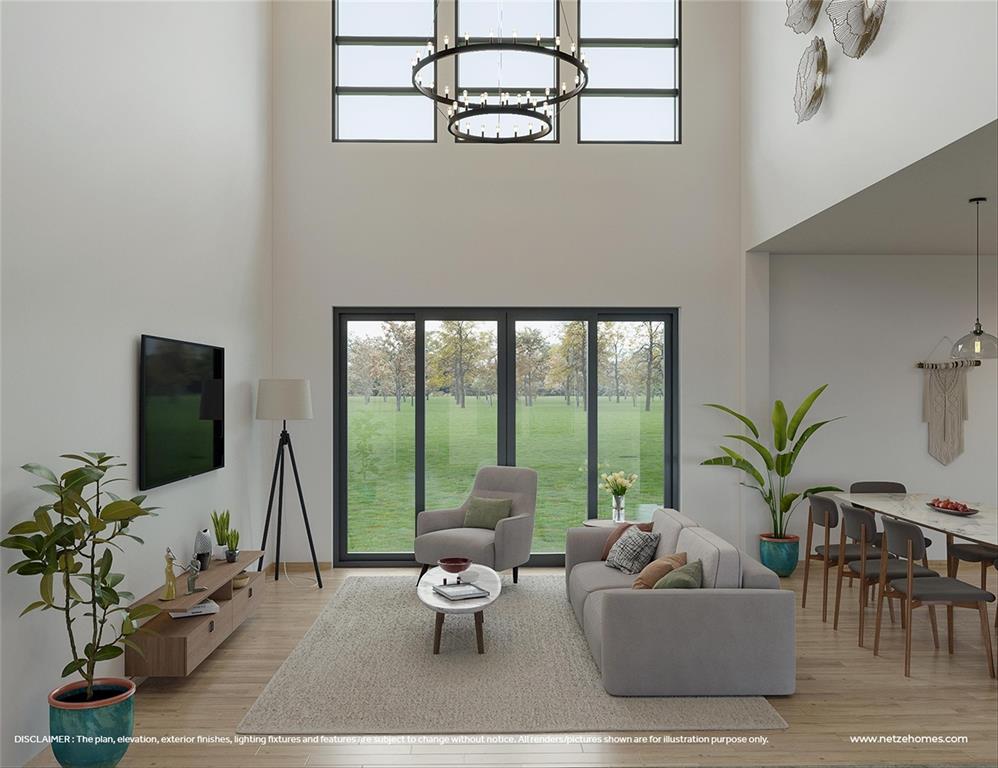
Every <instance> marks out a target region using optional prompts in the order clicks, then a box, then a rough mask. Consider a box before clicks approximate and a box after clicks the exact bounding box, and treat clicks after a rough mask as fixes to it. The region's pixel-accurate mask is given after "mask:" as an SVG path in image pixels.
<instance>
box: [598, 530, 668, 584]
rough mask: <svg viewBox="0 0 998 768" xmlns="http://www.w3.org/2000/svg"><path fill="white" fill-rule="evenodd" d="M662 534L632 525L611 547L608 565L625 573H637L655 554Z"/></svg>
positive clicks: (607, 559)
mask: <svg viewBox="0 0 998 768" xmlns="http://www.w3.org/2000/svg"><path fill="white" fill-rule="evenodd" d="M660 538H661V534H658V533H645V532H644V531H642V530H641V529H639V528H638V527H637V526H636V525H632V526H630V527H629V528H628V529H627V530H626V531H624V535H623V536H621V537H620V538H619V539H618V540H617V543H616V544H614V545H613V547H611V548H610V554H609V555H607V557H606V565H607V567H609V568H616V569H617V570H618V571H623V572H624V573H637V572H638V571H640V570H641V569H642V568H644V567H645V566H646V565H648V563H650V562H651V559H652V558H653V557H654V556H655V549H656V548H657V547H658V540H659V539H660Z"/></svg>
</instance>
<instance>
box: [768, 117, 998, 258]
mask: <svg viewBox="0 0 998 768" xmlns="http://www.w3.org/2000/svg"><path fill="white" fill-rule="evenodd" d="M871 130H875V129H873V128H871ZM859 140H861V138H860V137H857V141H859ZM813 183H815V184H820V183H821V179H814V182H813ZM979 196H983V197H987V198H988V202H987V203H984V204H982V205H981V253H992V254H993V253H995V252H996V251H998V121H995V122H992V123H989V124H988V125H985V126H984V127H983V128H980V129H978V130H976V131H974V132H973V133H970V134H968V135H967V136H964V137H963V138H962V139H960V140H959V141H955V142H953V143H952V144H950V145H948V146H946V147H943V148H942V149H940V150H939V151H938V152H934V153H933V154H931V155H928V156H927V157H924V158H922V159H921V160H919V161H918V162H916V163H913V164H912V165H909V166H908V167H907V168H903V169H901V170H900V171H898V172H897V173H895V174H893V175H891V176H888V177H887V178H886V179H883V180H882V181H879V182H877V183H876V184H874V185H873V186H870V187H867V188H866V189H864V190H863V191H861V192H858V193H856V194H855V195H853V196H852V197H848V198H846V199H845V200H843V201H842V202H841V203H837V204H836V205H833V206H832V207H831V208H828V209H826V210H824V211H822V212H821V213H819V214H817V215H815V216H812V217H811V218H809V219H806V220H804V221H802V222H801V223H800V224H798V225H796V226H795V227H791V228H790V229H788V230H786V231H785V232H783V233H782V234H779V235H777V236H776V237H773V238H770V239H769V240H767V241H766V242H764V243H761V244H760V245H758V246H756V247H755V248H753V249H752V250H755V251H768V252H770V253H829V254H834V253H845V254H892V253H897V254H939V255H948V254H953V255H965V254H972V253H974V242H975V235H974V209H973V206H972V205H970V204H968V202H967V200H968V199H969V198H971V197H979Z"/></svg>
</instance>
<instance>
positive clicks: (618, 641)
mask: <svg viewBox="0 0 998 768" xmlns="http://www.w3.org/2000/svg"><path fill="white" fill-rule="evenodd" d="M652 532H653V533H658V534H660V535H661V539H660V540H659V544H658V550H657V552H656V557H664V556H665V555H667V554H673V553H675V552H686V553H687V559H688V561H689V562H693V561H694V560H702V561H703V573H704V585H703V587H704V588H703V589H695V590H682V589H632V588H631V585H632V584H633V582H634V576H633V575H629V574H626V573H622V572H620V571H618V570H616V569H614V568H609V567H607V565H606V564H605V563H604V562H603V561H602V560H600V554H601V552H602V549H603V545H604V543H605V542H606V540H607V537H608V536H609V535H610V529H609V528H586V527H580V528H570V529H569V530H568V534H567V541H566V544H565V579H566V582H567V584H566V586H567V589H568V599H569V602H570V603H571V605H572V608H573V609H574V610H575V616H576V618H577V619H578V621H579V626H581V627H582V629H583V631H584V633H585V636H586V639H587V640H588V642H589V648H590V650H591V652H592V655H593V659H595V661H596V665H597V666H598V667H599V669H600V672H601V674H602V677H603V687H604V688H606V690H607V692H608V693H611V694H613V695H616V696H742V695H758V696H773V695H785V694H791V693H793V692H794V687H795V677H796V649H795V626H794V593H793V592H791V591H789V590H782V589H780V580H779V579H778V578H777V576H776V574H775V573H773V572H772V571H770V570H769V569H768V568H766V567H765V566H763V565H762V564H761V563H759V562H757V561H756V560H753V559H752V558H751V557H749V556H748V555H746V554H745V553H744V552H741V551H739V550H738V549H737V548H736V547H734V546H732V545H731V544H729V543H728V542H726V541H725V540H724V539H722V538H721V537H720V536H718V535H716V534H714V533H712V532H710V531H709V530H707V529H706V528H702V527H700V526H699V525H698V524H697V523H696V522H695V521H694V520H691V519H690V518H688V517H685V516H684V515H681V514H680V513H679V512H676V511H675V510H671V509H659V510H657V511H656V512H655V514H654V518H653V527H652Z"/></svg>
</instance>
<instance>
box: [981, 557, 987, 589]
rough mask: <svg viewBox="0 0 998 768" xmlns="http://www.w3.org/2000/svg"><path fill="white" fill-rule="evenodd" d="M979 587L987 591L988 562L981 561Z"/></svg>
mask: <svg viewBox="0 0 998 768" xmlns="http://www.w3.org/2000/svg"><path fill="white" fill-rule="evenodd" d="M981 589H983V590H984V591H985V592H987V591H988V563H987V562H985V561H982V562H981Z"/></svg>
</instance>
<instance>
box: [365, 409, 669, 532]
mask: <svg viewBox="0 0 998 768" xmlns="http://www.w3.org/2000/svg"><path fill="white" fill-rule="evenodd" d="M662 409H663V402H662V400H661V399H658V400H655V401H654V402H653V403H652V409H651V410H650V411H645V410H644V408H643V402H642V401H639V405H638V406H637V407H635V406H633V405H632V404H631V401H630V400H626V401H625V400H622V401H621V402H620V403H615V402H611V401H609V400H608V399H607V398H605V397H604V398H601V399H600V402H599V424H600V426H599V442H600V467H599V472H600V473H602V472H610V471H614V470H617V469H622V470H624V471H626V472H636V473H637V474H638V475H639V476H640V477H639V480H638V484H637V485H636V486H635V487H634V488H632V489H631V491H630V493H629V494H628V496H627V504H628V507H629V509H634V508H636V507H637V505H638V504H649V503H654V504H658V503H661V501H662V495H663V491H662V489H663V483H664V477H663V467H662V459H663V457H662V444H663V431H662V430H663V424H662V420H663V411H662ZM347 419H348V424H349V427H348V430H347V432H348V436H347V439H348V477H349V486H348V494H347V495H348V516H349V522H348V528H349V541H348V545H349V550H350V551H351V552H411V551H412V539H413V534H414V527H415V524H414V512H413V510H414V508H415V471H414V469H415V455H416V453H415V440H414V435H415V426H416V419H415V408H414V407H413V405H412V404H411V403H406V404H403V406H402V410H401V411H400V412H399V411H396V410H395V401H394V399H392V398H389V399H388V400H387V401H383V400H382V399H381V398H372V399H371V401H370V402H369V403H365V402H364V398H362V397H351V398H350V400H349V403H348V416H347ZM516 433H517V434H516V438H517V440H516V444H517V449H516V451H517V453H516V460H517V464H518V465H520V466H526V467H532V468H534V469H536V470H537V472H538V475H539V488H538V498H537V522H536V526H535V529H534V551H535V552H563V551H564V548H565V529H566V528H568V527H570V526H573V525H578V524H579V522H580V521H581V520H583V519H584V518H585V516H586V471H585V470H586V413H585V411H584V410H582V409H581V408H576V407H575V406H574V405H572V406H568V405H566V404H565V400H564V398H561V397H542V398H539V399H538V400H537V401H536V402H535V403H534V405H532V406H530V407H529V408H528V407H526V406H524V405H523V403H518V404H517V411H516ZM495 446H496V409H495V405H494V404H493V405H492V406H490V405H488V403H487V402H486V401H485V399H484V398H483V399H480V400H479V399H472V398H470V397H469V398H468V401H467V407H466V408H464V409H461V408H458V407H457V406H456V405H455V404H454V399H453V398H451V397H443V396H437V397H431V398H430V400H429V401H428V402H427V406H426V464H427V471H426V506H427V509H434V508H440V507H449V506H455V505H457V504H459V503H460V502H461V501H463V500H464V498H465V496H466V494H467V492H468V490H469V489H470V487H471V483H472V481H473V479H474V476H475V471H476V470H477V469H478V467H480V466H483V465H486V464H493V463H495V458H496V455H495ZM599 513H600V517H609V516H610V499H609V496H607V495H605V494H603V493H602V492H601V495H600V509H599Z"/></svg>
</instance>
